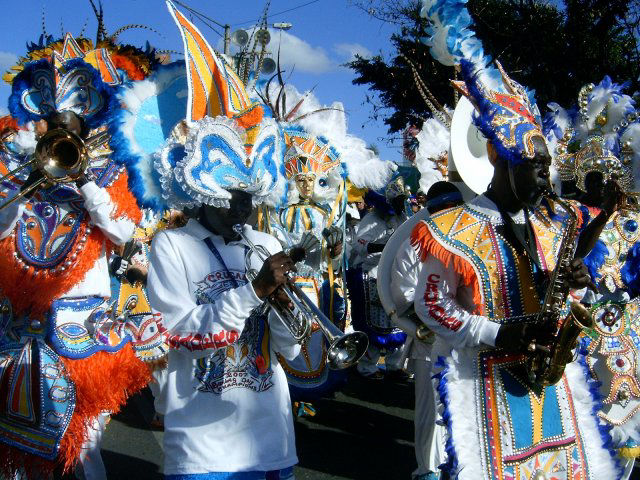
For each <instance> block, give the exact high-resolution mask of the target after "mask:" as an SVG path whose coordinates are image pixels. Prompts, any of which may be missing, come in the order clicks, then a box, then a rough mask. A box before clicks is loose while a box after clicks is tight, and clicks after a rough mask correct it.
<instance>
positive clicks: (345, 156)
mask: <svg viewBox="0 0 640 480" xmlns="http://www.w3.org/2000/svg"><path fill="white" fill-rule="evenodd" d="M284 88H285V92H286V95H287V108H288V109H291V108H293V106H294V105H296V104H297V103H298V101H300V100H301V99H302V98H303V97H305V95H306V98H305V100H304V102H303V103H302V105H301V106H300V108H299V109H298V110H297V111H296V113H295V114H294V115H293V118H292V119H291V120H294V119H295V118H297V117H300V116H302V115H305V114H310V115H308V116H307V117H306V118H303V119H301V120H299V121H297V122H295V124H296V125H300V126H302V127H303V128H304V129H305V130H306V131H307V132H308V133H310V134H312V135H315V136H324V137H326V138H327V140H328V141H329V143H330V144H331V145H332V146H333V147H334V148H335V149H336V150H338V152H339V153H340V155H341V161H342V162H343V163H344V164H345V165H346V166H347V175H348V177H349V180H351V182H353V184H354V185H355V186H356V187H359V188H364V187H366V188H371V189H380V188H382V187H384V186H385V185H386V183H387V182H388V181H389V179H390V178H391V175H392V174H393V172H394V171H395V170H396V168H397V167H396V165H395V164H394V163H393V162H390V161H385V160H381V159H380V158H379V157H378V156H377V155H376V154H375V153H374V152H373V150H371V149H369V148H367V144H366V143H365V141H364V140H362V139H361V138H359V137H356V136H354V135H351V134H349V133H347V117H346V115H345V112H344V106H343V105H342V103H340V102H333V103H332V104H331V105H329V106H327V105H322V104H321V103H320V102H319V101H318V99H317V98H316V97H315V95H313V93H310V92H305V93H304V94H303V93H300V92H299V91H298V90H297V89H296V88H295V87H294V86H292V85H285V87H284ZM279 90H280V86H279V85H274V84H272V85H271V86H270V91H269V95H270V97H271V99H275V98H276V97H277V96H278V91H279ZM321 108H331V110H326V111H323V112H318V113H311V112H314V111H316V110H319V109H321Z"/></svg>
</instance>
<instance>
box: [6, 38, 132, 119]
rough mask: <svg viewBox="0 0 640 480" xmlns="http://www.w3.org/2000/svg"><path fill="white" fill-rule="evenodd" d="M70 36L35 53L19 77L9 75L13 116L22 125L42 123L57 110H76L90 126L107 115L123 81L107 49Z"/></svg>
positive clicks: (18, 67)
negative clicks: (114, 94)
mask: <svg viewBox="0 0 640 480" xmlns="http://www.w3.org/2000/svg"><path fill="white" fill-rule="evenodd" d="M81 43H82V45H83V47H84V48H83V47H81V44H80V43H79V42H77V41H76V40H75V39H74V38H73V36H72V35H71V34H70V33H67V34H66V35H65V37H64V41H63V42H54V45H53V46H46V47H45V48H44V50H45V51H46V52H47V55H46V56H44V55H35V56H34V55H32V56H30V57H29V58H28V59H29V60H31V58H33V60H31V61H29V62H28V63H25V64H19V65H18V66H17V67H16V70H19V73H18V74H17V75H15V77H14V76H13V75H8V76H5V79H6V80H8V81H10V82H11V83H12V92H11V96H10V98H9V110H10V112H11V115H12V116H13V117H15V118H17V119H18V120H19V121H20V122H21V123H26V122H29V121H38V120H41V119H44V118H46V117H48V116H50V115H51V114H53V113H56V112H64V111H72V112H74V113H76V114H77V115H79V116H80V117H82V118H84V119H85V120H86V121H87V123H88V124H89V125H90V126H95V125H98V124H100V123H101V122H102V121H103V120H104V119H105V115H106V114H107V113H108V109H109V100H110V98H111V96H112V94H113V88H112V87H114V86H116V85H119V84H120V83H122V75H121V73H120V72H119V71H118V69H117V68H116V64H115V63H114V61H113V59H112V56H111V52H110V51H109V50H108V49H107V48H96V49H94V48H92V45H91V42H87V41H83V42H81Z"/></svg>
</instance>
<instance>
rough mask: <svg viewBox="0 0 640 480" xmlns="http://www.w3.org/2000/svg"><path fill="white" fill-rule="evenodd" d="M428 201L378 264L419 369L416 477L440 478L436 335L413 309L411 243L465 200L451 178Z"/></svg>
mask: <svg viewBox="0 0 640 480" xmlns="http://www.w3.org/2000/svg"><path fill="white" fill-rule="evenodd" d="M427 198H428V204H427V207H426V209H423V210H422V211H420V212H419V213H418V214H416V215H415V216H413V217H412V218H411V219H409V220H408V221H407V222H405V223H404V224H402V226H401V227H400V228H399V229H398V230H396V231H395V232H394V234H393V235H392V236H391V238H390V239H389V241H388V242H387V244H386V246H385V249H384V250H383V252H382V256H381V258H380V263H379V264H378V293H379V296H380V301H381V302H382V305H383V307H384V309H385V311H386V312H387V314H388V315H389V317H390V318H391V320H392V321H393V323H394V324H395V325H397V326H398V327H400V328H401V329H402V330H403V331H404V332H405V333H406V334H407V342H406V348H405V352H406V356H407V358H408V360H409V362H408V370H409V371H411V372H412V373H413V374H414V382H415V411H414V451H415V455H416V460H417V464H418V468H417V469H416V470H415V471H414V472H413V478H414V480H432V479H438V478H440V474H439V473H438V467H439V465H440V464H441V463H442V462H443V460H444V458H445V454H444V429H443V427H442V425H441V424H439V423H436V413H437V412H436V401H435V396H436V393H435V391H434V389H433V385H432V382H431V370H432V365H433V360H435V359H432V358H431V349H432V345H433V342H434V340H435V337H434V334H433V332H431V330H429V329H428V328H427V327H426V325H425V324H424V323H422V322H421V321H420V320H419V319H418V318H417V317H416V316H415V312H414V309H413V304H414V300H415V291H416V288H417V287H418V277H419V274H420V268H421V267H422V265H423V263H422V262H421V261H420V257H419V256H418V254H417V252H416V251H415V249H414V248H413V246H412V245H411V240H410V238H409V237H410V233H411V230H412V229H413V228H414V227H415V225H416V224H417V223H418V222H419V221H420V220H422V219H424V218H427V217H428V216H429V215H431V214H433V213H436V212H438V211H440V210H445V209H447V208H453V207H456V206H458V205H461V204H462V203H463V200H462V195H461V194H460V192H459V191H458V189H457V188H456V187H455V185H453V184H452V183H449V182H436V183H434V184H433V185H432V186H431V188H429V190H428V192H427Z"/></svg>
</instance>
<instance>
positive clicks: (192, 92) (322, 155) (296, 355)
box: [0, 0, 640, 480]
mask: <svg viewBox="0 0 640 480" xmlns="http://www.w3.org/2000/svg"><path fill="white" fill-rule="evenodd" d="M167 6H168V9H169V13H170V14H171V15H172V17H173V19H174V20H175V23H176V25H177V27H178V29H179V31H180V34H181V36H182V39H183V41H184V61H178V62H173V63H170V62H168V61H166V58H165V57H163V56H160V55H157V54H156V52H154V51H153V50H152V49H150V48H147V50H145V51H143V50H140V49H138V48H134V47H131V46H126V45H120V44H118V43H117V41H116V38H115V37H114V36H107V35H106V32H105V31H104V27H103V25H101V26H100V28H99V29H98V30H99V31H98V38H97V41H96V42H93V41H91V40H88V39H86V38H80V37H79V38H74V37H73V36H72V35H71V34H69V33H68V34H66V35H65V36H64V38H61V39H54V38H51V37H48V36H43V37H42V38H41V39H40V41H39V42H38V43H32V44H30V45H29V51H28V52H27V53H26V54H25V56H24V57H22V58H21V59H20V62H19V64H17V65H16V66H14V67H13V68H12V69H11V71H10V72H9V73H8V74H6V75H5V77H4V78H5V80H6V81H8V82H9V83H10V84H11V87H12V93H11V96H10V98H9V105H8V108H9V112H10V115H9V116H7V117H4V118H2V119H1V120H0V136H1V137H0V139H1V144H0V173H1V174H2V175H3V176H2V178H1V179H0V187H1V188H0V190H1V195H0V196H1V197H2V200H1V202H2V203H1V204H0V250H1V252H0V292H1V294H2V299H1V302H2V304H1V305H0V392H1V395H0V472H1V474H2V475H4V476H5V477H6V478H32V479H41V478H50V477H52V476H53V475H56V476H59V475H60V474H62V473H68V474H74V475H76V476H78V477H79V478H87V479H93V478H106V473H105V469H104V466H103V464H102V461H101V459H100V453H99V447H100V439H101V436H102V433H103V431H104V429H105V428H106V424H107V420H108V417H109V415H110V414H113V413H115V412H118V410H119V409H120V408H121V407H122V406H123V405H124V404H125V403H126V401H127V398H128V397H130V396H131V395H133V394H135V393H136V392H138V391H140V390H141V389H142V388H144V387H145V386H147V385H149V387H150V388H151V390H152V392H153V395H154V397H155V407H156V410H157V412H158V419H157V421H158V422H160V423H162V424H163V426H164V440H163V450H164V470H163V471H164V475H165V478H167V479H194V480H196V479H205V478H206V479H214V478H215V479H247V480H249V479H255V480H258V479H290V478H294V472H293V467H294V466H295V465H296V463H297V456H296V443H295V438H294V437H295V435H294V428H293V425H294V417H295V416H302V415H315V414H316V412H315V410H314V406H313V404H314V401H315V400H316V399H318V398H320V397H322V396H326V395H330V394H331V393H333V392H335V391H337V390H338V389H340V388H341V387H342V386H343V385H344V383H345V382H346V381H347V375H346V373H345V372H346V370H345V369H346V367H350V366H355V368H356V370H357V373H358V374H360V375H362V376H363V377H365V378H367V379H370V380H371V381H376V380H381V379H382V378H384V377H387V378H392V379H400V380H402V379H406V378H407V377H408V376H410V375H411V376H413V378H414V382H415V398H416V402H415V454H416V462H417V469H416V470H415V472H414V474H413V477H414V478H416V479H439V478H441V479H446V478H459V479H480V478H482V479H492V480H493V479H495V480H498V479H499V480H511V479H513V480H516V479H518V480H520V479H527V480H530V479H547V480H551V479H571V480H587V479H589V480H591V479H603V480H604V479H606V480H610V479H627V478H630V475H631V473H632V469H633V465H634V459H635V457H636V456H637V455H640V443H639V442H640V431H639V429H638V425H639V423H640V413H638V410H640V384H639V383H638V381H639V379H640V365H638V355H637V352H638V346H639V344H640V339H639V337H638V334H639V333H640V332H639V328H640V324H639V318H640V317H639V315H640V306H639V303H638V298H639V295H640V271H639V269H640V243H639V241H640V238H639V237H640V230H639V225H638V221H639V218H640V206H639V205H638V202H637V197H636V194H637V193H638V192H640V188H639V187H638V185H639V183H640V179H639V178H638V176H639V175H640V170H638V165H640V117H638V114H637V113H636V110H635V109H636V105H635V103H634V100H633V99H632V98H631V97H630V96H629V95H628V93H627V92H625V86H624V85H623V84H616V83H614V82H612V81H611V80H610V79H609V78H605V79H604V80H602V81H600V83H598V84H590V85H587V86H585V87H584V88H583V89H582V90H581V91H580V92H576V98H577V104H576V105H575V106H566V107H564V108H563V107H561V106H559V105H556V104H552V105H550V112H549V113H548V114H546V115H545V117H544V121H543V120H542V118H541V115H540V112H539V110H538V107H537V106H536V104H535V102H534V100H533V97H532V95H531V94H530V92H528V91H527V90H526V89H525V88H524V87H523V86H521V85H519V84H518V83H516V82H515V81H514V80H513V79H511V78H510V76H509V75H508V74H507V73H506V72H505V71H504V70H503V68H502V67H501V66H500V65H499V64H498V63H497V62H496V63H495V66H494V64H492V63H490V62H489V60H488V59H487V58H486V57H485V56H484V55H483V53H482V46H481V45H480V44H479V42H478V41H477V39H476V38H475V37H474V36H473V33H472V32H471V30H469V27H470V26H471V24H470V17H469V16H468V12H466V9H465V7H464V3H463V2H452V1H442V0H425V1H424V5H423V15H424V16H425V17H426V18H427V19H428V20H429V22H430V25H431V27H430V32H429V38H426V39H425V42H426V43H427V44H428V45H429V47H430V48H431V51H432V54H433V56H434V58H436V59H437V60H439V61H441V62H443V63H445V64H447V65H456V66H457V68H458V70H459V72H460V74H461V77H462V78H463V81H458V82H454V84H453V85H454V87H455V88H456V89H457V90H458V91H459V92H460V94H461V95H462V98H463V99H462V100H461V102H470V104H471V105H472V110H473V111H474V113H473V115H472V116H470V117H469V125H471V124H473V125H474V128H477V129H478V130H479V131H480V132H481V134H482V135H483V137H484V138H485V139H486V155H485V157H486V162H487V163H486V164H483V165H484V166H482V165H480V164H477V165H473V164H466V165H465V164H464V159H463V158H451V159H449V161H450V165H449V168H450V171H451V172H452V171H453V167H454V162H455V164H456V166H457V168H458V169H459V170H462V168H468V169H471V171H472V172H473V170H474V169H478V170H479V169H481V168H485V167H486V166H489V168H491V169H492V173H491V181H490V183H489V184H488V185H484V186H483V187H482V190H481V191H477V192H475V193H476V194H477V195H474V194H473V192H471V190H469V189H468V188H467V187H466V186H464V185H461V184H460V183H458V184H454V183H451V182H447V181H444V180H446V177H445V176H443V173H444V174H445V175H446V173H447V172H446V168H445V169H444V170H443V169H442V166H443V158H444V159H445V160H444V165H445V166H446V155H447V152H448V151H449V150H450V148H449V147H450V145H453V144H461V143H465V142H466V141H467V135H466V130H465V132H464V133H465V135H463V136H460V135H459V132H458V131H456V129H454V128H452V127H451V115H450V111H447V110H446V109H442V110H440V111H434V118H433V119H430V120H428V121H427V122H425V125H424V127H423V130H422V132H421V133H423V134H422V135H420V134H419V135H418V136H417V138H418V140H419V143H420V145H419V147H418V149H417V155H423V156H424V155H426V163H427V164H430V165H432V167H431V168H430V171H427V170H425V169H422V172H421V173H422V179H421V190H422V191H420V192H418V195H416V196H412V195H411V192H410V191H409V189H408V188H407V187H406V186H405V184H404V181H403V179H402V177H401V176H400V175H399V174H398V173H396V172H395V167H394V166H393V165H392V164H391V163H389V162H383V161H381V160H379V159H378V158H377V157H376V156H375V154H374V153H373V152H371V151H370V150H368V149H366V148H365V147H363V146H362V145H361V144H359V143H358V142H357V141H354V138H353V137H351V136H349V135H348V134H346V132H342V133H341V135H342V136H336V137H332V136H331V134H330V133H327V135H323V130H322V127H323V125H322V124H323V123H325V124H326V123H330V122H328V121H327V122H313V123H312V122H308V119H309V118H310V116H312V115H323V114H327V111H326V110H330V109H320V110H318V111H309V109H308V108H307V106H306V105H305V98H304V97H302V96H300V95H298V96H297V98H295V100H296V101H297V103H295V105H294V106H293V107H292V108H290V109H288V108H287V106H286V93H285V85H280V90H279V91H278V90H277V88H276V89H275V90H274V89H273V88H272V86H271V85H270V82H267V83H266V84H265V83H264V82H263V83H260V82H258V81H257V78H258V77H257V75H254V76H248V77H247V78H243V79H242V78H241V77H240V76H239V75H238V73H237V72H236V70H235V69H234V66H233V61H232V59H230V58H228V57H225V56H223V55H221V54H220V53H218V52H216V51H215V50H214V49H213V48H212V47H211V46H210V45H209V43H207V40H206V39H205V38H204V36H203V35H202V34H201V33H200V32H199V31H198V30H197V28H196V27H195V26H194V25H193V24H192V23H191V22H190V21H189V20H188V19H187V18H186V17H185V16H184V15H183V14H182V13H181V12H180V11H179V10H178V9H177V8H176V7H175V6H174V5H173V3H171V2H170V1H167ZM454 27H455V28H454ZM288 93H289V98H290V99H291V97H292V90H288ZM272 99H275V101H272ZM416 101H418V99H416ZM321 110H325V111H324V112H323V111H321ZM457 112H458V109H456V113H454V119H455V116H456V114H457ZM333 113H335V112H333ZM328 115H329V117H327V118H330V115H332V112H329V114H328ZM319 124H320V125H319ZM324 126H326V125H324ZM470 128H471V127H470ZM338 130H340V129H339V128H338ZM449 130H451V132H449ZM425 132H426V133H425ZM436 132H440V133H436ZM443 132H444V133H443ZM441 133H442V134H443V135H444V138H445V139H446V141H444V142H440V143H438V141H439V140H438V139H437V138H436V137H438V136H440V134H441ZM440 140H441V139H440ZM361 143H363V142H361ZM483 145H484V144H483ZM424 152H428V153H424ZM422 160H425V158H423V159H422ZM478 161H479V160H478ZM416 163H417V164H420V162H419V161H418V162H416ZM423 163H424V162H423ZM463 166H464V167H463ZM461 173H463V172H461ZM472 175H473V173H472ZM451 178H452V179H453V176H452V177H451ZM463 178H464V175H463ZM438 180H439V181H438ZM458 187H460V188H458ZM363 332H364V333H363ZM365 334H366V335H365ZM576 337H577V339H576ZM381 357H384V362H382V361H381V360H380V359H381ZM356 364H357V366H356ZM382 365H384V367H382ZM301 448H304V447H301ZM344 448H348V446H347V445H345V446H344ZM353 460H354V461H358V460H357V459H353Z"/></svg>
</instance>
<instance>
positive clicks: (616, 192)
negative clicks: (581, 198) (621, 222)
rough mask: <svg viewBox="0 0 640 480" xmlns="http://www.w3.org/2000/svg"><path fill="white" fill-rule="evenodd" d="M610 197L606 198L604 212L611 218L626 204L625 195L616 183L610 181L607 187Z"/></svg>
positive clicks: (603, 206)
mask: <svg viewBox="0 0 640 480" xmlns="http://www.w3.org/2000/svg"><path fill="white" fill-rule="evenodd" d="M606 189H607V191H608V192H609V194H608V195H605V196H604V200H603V202H602V210H603V211H604V212H605V213H606V215H607V217H610V216H611V215H613V214H614V213H615V212H617V211H618V210H620V209H621V208H622V206H623V205H624V204H625V195H624V193H623V192H622V190H621V189H620V187H619V186H618V184H617V183H616V182H614V181H613V180H610V181H609V182H608V183H607V186H606Z"/></svg>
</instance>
